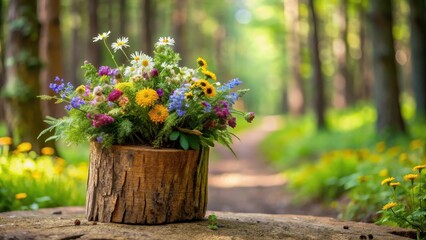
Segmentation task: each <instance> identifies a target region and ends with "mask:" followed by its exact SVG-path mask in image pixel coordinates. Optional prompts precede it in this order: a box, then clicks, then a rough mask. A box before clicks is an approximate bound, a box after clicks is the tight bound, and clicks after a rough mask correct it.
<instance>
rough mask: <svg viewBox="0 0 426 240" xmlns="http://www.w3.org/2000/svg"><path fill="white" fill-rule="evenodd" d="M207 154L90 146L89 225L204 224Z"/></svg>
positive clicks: (87, 207)
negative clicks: (91, 222)
mask: <svg viewBox="0 0 426 240" xmlns="http://www.w3.org/2000/svg"><path fill="white" fill-rule="evenodd" d="M208 157H209V149H208V148H203V149H201V150H197V151H195V150H179V149H154V148H152V147H148V146H121V145H120V146H119V145H116V146H112V147H110V148H102V147H101V146H100V145H99V144H98V143H96V142H92V143H91V144H90V165H89V177H88V182H87V196H86V217H87V219H88V220H89V221H100V222H115V223H128V224H163V223H172V222H180V221H189V220H197V219H203V218H204V216H205V213H206V207H207V175H208Z"/></svg>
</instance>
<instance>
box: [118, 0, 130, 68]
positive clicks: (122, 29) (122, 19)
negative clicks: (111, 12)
mask: <svg viewBox="0 0 426 240" xmlns="http://www.w3.org/2000/svg"><path fill="white" fill-rule="evenodd" d="M126 9H127V1H126V0H120V1H119V12H118V14H119V17H118V21H119V22H118V28H119V29H118V34H119V35H120V36H119V37H128V36H127V31H126V25H127V24H126V19H127V18H126V16H127V10H126ZM119 60H120V63H126V64H127V59H126V57H125V56H124V54H120V55H119Z"/></svg>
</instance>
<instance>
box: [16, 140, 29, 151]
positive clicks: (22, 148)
mask: <svg viewBox="0 0 426 240" xmlns="http://www.w3.org/2000/svg"><path fill="white" fill-rule="evenodd" d="M32 147H33V146H32V145H31V143H29V142H23V143H21V144H19V145H18V146H17V147H16V150H17V151H18V152H28V151H30V150H31V148H32Z"/></svg>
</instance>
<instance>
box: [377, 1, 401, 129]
mask: <svg viewBox="0 0 426 240" xmlns="http://www.w3.org/2000/svg"><path fill="white" fill-rule="evenodd" d="M369 4H370V9H369V12H370V13H369V14H370V16H369V20H370V27H371V29H370V33H371V37H372V38H371V39H372V48H373V49H372V50H373V51H372V53H373V66H374V94H375V96H374V98H375V102H376V110H377V122H376V128H377V132H378V133H385V132H386V133H397V132H405V127H404V122H403V119H402V116H401V111H400V103H399V86H398V79H397V76H398V74H397V69H396V63H395V48H394V39H393V35H392V26H393V25H392V24H393V17H392V1H389V0H375V1H370V3H369Z"/></svg>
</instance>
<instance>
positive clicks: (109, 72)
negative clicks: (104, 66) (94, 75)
mask: <svg viewBox="0 0 426 240" xmlns="http://www.w3.org/2000/svg"><path fill="white" fill-rule="evenodd" d="M117 73H118V69H117V68H111V69H110V70H109V71H108V76H111V77H115V76H116V75H117Z"/></svg>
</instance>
